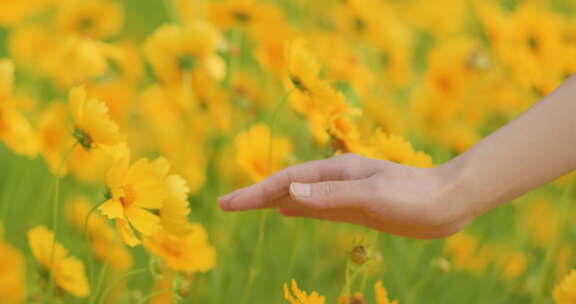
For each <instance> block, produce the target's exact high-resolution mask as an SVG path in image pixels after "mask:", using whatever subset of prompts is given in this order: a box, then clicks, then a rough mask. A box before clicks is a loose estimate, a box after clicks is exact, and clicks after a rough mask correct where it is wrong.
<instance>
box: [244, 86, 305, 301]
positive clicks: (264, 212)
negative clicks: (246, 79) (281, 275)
mask: <svg viewBox="0 0 576 304" xmlns="http://www.w3.org/2000/svg"><path fill="white" fill-rule="evenodd" d="M293 90H294V88H292V89H290V90H289V91H288V92H286V94H285V95H284V97H283V98H282V100H281V101H280V102H279V103H278V104H277V106H276V109H274V112H272V119H271V121H270V138H269V141H268V167H267V169H266V171H267V173H266V175H270V174H271V173H272V172H271V171H272V153H273V149H272V147H273V146H274V145H273V141H274V135H275V129H276V128H275V126H276V121H277V116H278V112H280V109H281V108H282V106H283V105H284V104H285V103H286V101H287V100H288V96H289V95H290V93H292V91H293ZM268 212H269V210H262V211H260V217H259V221H258V239H257V241H256V252H255V253H254V256H253V258H252V263H251V265H252V266H251V267H250V273H249V276H248V283H247V284H246V290H245V292H244V296H243V299H242V303H246V301H247V300H248V297H249V296H250V292H251V289H252V284H253V283H254V280H255V279H256V276H257V275H258V271H259V266H260V265H259V264H258V262H259V258H260V256H261V255H262V252H261V251H262V246H263V243H264V226H265V224H266V218H267V216H268Z"/></svg>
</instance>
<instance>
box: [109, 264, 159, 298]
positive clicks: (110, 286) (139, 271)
mask: <svg viewBox="0 0 576 304" xmlns="http://www.w3.org/2000/svg"><path fill="white" fill-rule="evenodd" d="M147 270H148V268H147V267H143V268H139V269H135V270H132V271H128V272H127V273H125V274H123V275H121V276H120V277H118V278H117V279H116V280H115V281H114V282H112V284H110V285H108V286H107V287H106V289H104V292H102V297H101V298H100V301H99V302H98V303H99V304H103V303H104V299H106V296H107V295H108V293H109V292H110V290H111V289H112V288H113V287H114V286H115V285H116V284H118V283H120V281H122V280H124V279H127V278H129V277H131V276H135V275H137V274H141V273H144V272H147Z"/></svg>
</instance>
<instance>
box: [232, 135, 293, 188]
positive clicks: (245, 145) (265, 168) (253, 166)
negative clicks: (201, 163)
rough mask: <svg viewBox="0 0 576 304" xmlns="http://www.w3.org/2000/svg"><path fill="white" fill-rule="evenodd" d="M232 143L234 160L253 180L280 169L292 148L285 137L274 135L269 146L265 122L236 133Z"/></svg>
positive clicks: (260, 178)
mask: <svg viewBox="0 0 576 304" xmlns="http://www.w3.org/2000/svg"><path fill="white" fill-rule="evenodd" d="M234 144H235V147H236V162H237V163H238V165H239V166H240V168H242V169H243V170H244V171H245V172H246V173H248V175H249V176H250V177H251V178H252V180H253V181H259V180H262V179H263V178H265V177H266V176H268V175H270V174H272V173H274V172H276V171H278V170H280V169H281V168H282V167H283V164H284V161H285V159H286V157H287V156H288V155H289V154H290V152H291V150H292V144H291V143H290V141H289V140H288V138H285V137H278V136H274V138H273V139H272V146H270V129H269V128H268V126H267V125H265V124H257V125H254V126H252V127H251V128H250V129H249V130H247V131H246V132H243V133H240V134H238V136H236V139H235V140H234ZM270 152H272V154H270Z"/></svg>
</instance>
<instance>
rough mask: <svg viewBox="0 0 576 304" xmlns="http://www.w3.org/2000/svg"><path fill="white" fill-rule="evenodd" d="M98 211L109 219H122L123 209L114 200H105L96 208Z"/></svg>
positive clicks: (119, 203) (118, 202)
mask: <svg viewBox="0 0 576 304" xmlns="http://www.w3.org/2000/svg"><path fill="white" fill-rule="evenodd" d="M98 210H100V212H102V214H104V215H105V216H107V217H108V218H109V219H124V207H123V206H122V203H121V202H120V201H118V200H116V199H110V200H107V201H106V202H104V203H103V204H102V205H100V207H98Z"/></svg>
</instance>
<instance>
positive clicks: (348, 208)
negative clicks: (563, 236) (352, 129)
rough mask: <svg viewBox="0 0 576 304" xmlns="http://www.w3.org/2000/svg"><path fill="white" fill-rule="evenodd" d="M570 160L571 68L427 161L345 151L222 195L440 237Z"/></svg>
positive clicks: (574, 165) (574, 142)
mask: <svg viewBox="0 0 576 304" xmlns="http://www.w3.org/2000/svg"><path fill="white" fill-rule="evenodd" d="M573 170H576V76H572V77H571V78H570V79H568V80H567V81H566V82H565V83H564V84H563V85H562V86H560V87H559V88H558V89H556V90H555V91H554V92H552V93H550V94H549V95H548V96H546V97H545V98H543V99H542V100H540V101H539V102H538V103H536V104H535V105H534V106H533V107H532V108H530V109H529V110H527V111H526V112H524V113H523V114H522V115H520V116H518V117H517V118H516V119H514V120H513V121H512V122H510V123H509V124H507V125H506V126H504V127H502V128H500V129H499V130H497V131H496V132H494V133H492V134H491V135H489V136H487V137H486V138H484V139H483V140H481V141H480V142H478V143H477V144H476V145H474V146H473V147H472V148H471V149H469V150H468V151H466V152H465V153H463V154H461V155H459V156H458V157H456V158H454V159H452V160H450V161H449V162H447V163H445V164H442V165H440V166H437V167H434V168H426V169H422V168H414V167H409V166H404V165H399V164H395V163H391V162H388V161H383V160H377V159H370V158H366V157H362V156H359V155H355V154H344V155H340V156H336V157H333V158H330V159H325V160H317V161H311V162H307V163H303V164H299V165H296V166H292V167H289V168H286V169H284V170H282V171H280V172H278V173H276V174H274V175H272V176H270V177H268V178H266V179H264V180H263V181H261V182H259V183H257V184H254V185H252V186H250V187H246V188H242V189H238V190H236V191H234V192H232V193H229V194H227V195H224V196H222V197H220V198H219V199H218V200H219V204H220V207H221V208H222V209H223V210H226V211H243V210H250V209H256V208H277V209H278V210H279V211H280V213H282V214H283V215H285V216H300V217H309V218H315V219H323V220H330V221H336V222H346V223H353V224H357V225H363V226H366V227H369V228H372V229H376V230H379V231H382V232H386V233H391V234H396V235H401V236H406V237H412V238H422V239H430V238H442V237H446V236H449V235H451V234H453V233H456V232H458V231H459V230H461V229H462V228H464V227H465V226H466V225H467V224H468V223H470V222H471V221H473V220H474V219H475V218H477V217H478V216H480V215H482V214H484V213H486V212H488V211H489V210H491V209H493V208H495V207H497V206H499V205H501V204H504V203H506V202H509V201H511V200H513V199H515V198H517V197H519V196H521V195H523V194H525V193H527V192H529V191H531V190H533V189H535V188H537V187H539V186H542V185H544V184H546V183H548V182H550V181H552V180H554V179H556V178H558V177H560V176H562V175H564V174H567V173H569V172H571V171H573Z"/></svg>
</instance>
